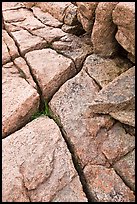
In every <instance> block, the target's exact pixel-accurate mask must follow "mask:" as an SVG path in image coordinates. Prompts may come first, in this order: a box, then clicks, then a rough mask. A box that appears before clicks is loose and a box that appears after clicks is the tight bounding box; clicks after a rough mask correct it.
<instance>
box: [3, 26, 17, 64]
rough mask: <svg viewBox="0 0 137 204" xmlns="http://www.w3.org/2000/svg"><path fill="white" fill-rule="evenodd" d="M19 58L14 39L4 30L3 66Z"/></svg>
mask: <svg viewBox="0 0 137 204" xmlns="http://www.w3.org/2000/svg"><path fill="white" fill-rule="evenodd" d="M17 56H19V53H18V49H17V47H16V45H15V42H14V41H13V39H12V38H11V37H10V36H9V34H8V33H7V32H6V30H2V64H5V63H7V62H9V61H10V60H11V58H12V59H14V58H16V57H17Z"/></svg>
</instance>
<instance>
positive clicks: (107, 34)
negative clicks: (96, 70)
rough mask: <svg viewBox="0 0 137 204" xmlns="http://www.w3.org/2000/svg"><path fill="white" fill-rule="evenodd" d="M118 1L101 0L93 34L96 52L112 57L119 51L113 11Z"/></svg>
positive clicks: (97, 9) (92, 38)
mask: <svg viewBox="0 0 137 204" xmlns="http://www.w3.org/2000/svg"><path fill="white" fill-rule="evenodd" d="M117 3H118V2H110V3H109V4H108V3H107V2H100V3H99V4H98V6H97V8H96V11H95V12H96V17H95V23H94V27H93V31H92V35H91V40H92V42H93V46H94V52H95V53H97V54H100V55H101V56H105V57H110V56H112V55H114V54H115V53H116V52H117V51H118V43H117V41H116V39H115V34H116V30H117V28H116V25H114V23H113V21H112V12H113V10H114V8H115V6H116V5H117Z"/></svg>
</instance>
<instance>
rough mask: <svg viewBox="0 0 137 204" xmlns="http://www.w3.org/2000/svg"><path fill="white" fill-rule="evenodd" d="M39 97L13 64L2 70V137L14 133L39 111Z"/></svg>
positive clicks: (5, 66)
mask: <svg viewBox="0 0 137 204" xmlns="http://www.w3.org/2000/svg"><path fill="white" fill-rule="evenodd" d="M38 107H39V95H38V93H37V90H36V89H34V88H33V87H32V86H31V85H30V84H29V83H28V82H27V81H26V80H25V79H24V78H23V75H22V72H21V71H20V70H18V69H17V68H16V66H15V65H14V64H13V63H12V62H11V63H8V64H6V65H4V66H3V68H2V136H3V137H5V136H7V135H9V134H10V133H12V132H14V131H15V130H17V129H18V128H20V127H21V126H23V125H24V124H25V123H26V122H28V121H29V119H30V117H31V116H32V114H33V113H35V112H36V111H37V110H38Z"/></svg>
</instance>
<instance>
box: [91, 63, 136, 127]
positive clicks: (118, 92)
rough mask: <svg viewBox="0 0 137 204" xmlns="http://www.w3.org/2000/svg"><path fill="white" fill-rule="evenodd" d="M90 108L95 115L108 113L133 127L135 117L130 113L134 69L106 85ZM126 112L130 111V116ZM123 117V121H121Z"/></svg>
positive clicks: (133, 106)
mask: <svg viewBox="0 0 137 204" xmlns="http://www.w3.org/2000/svg"><path fill="white" fill-rule="evenodd" d="M90 108H91V110H92V111H93V112H95V113H110V114H112V115H113V116H114V117H116V119H118V120H120V121H123V122H124V121H125V123H126V124H131V125H133V126H134V120H135V119H134V117H135V116H134V114H132V111H134V110H135V67H131V68H130V69H128V70H127V71H126V72H124V73H122V74H121V75H120V76H118V77H116V78H115V79H114V80H113V81H112V82H110V83H109V84H108V85H106V86H105V87H104V88H103V89H102V90H101V91H100V92H99V94H98V96H97V97H96V98H95V99H94V101H92V102H91V106H90ZM126 108H127V113H125V111H126ZM119 111H120V112H119ZM128 111H131V114H130V116H128ZM113 113H114V114H113ZM123 117H125V119H122V118H123Z"/></svg>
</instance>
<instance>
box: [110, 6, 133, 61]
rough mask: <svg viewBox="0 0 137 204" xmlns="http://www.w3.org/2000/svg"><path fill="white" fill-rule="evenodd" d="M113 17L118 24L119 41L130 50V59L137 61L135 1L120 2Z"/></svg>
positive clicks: (117, 35) (117, 36) (117, 37)
mask: <svg viewBox="0 0 137 204" xmlns="http://www.w3.org/2000/svg"><path fill="white" fill-rule="evenodd" d="M125 16H126V18H125ZM112 17H113V22H114V23H115V24H116V25H117V26H118V31H117V33H116V39H117V41H118V42H119V43H120V44H121V45H122V47H123V48H124V49H125V50H127V51H128V53H129V54H128V57H129V59H131V61H133V62H135V2H119V3H118V4H117V6H116V7H115V9H114V11H113V13H112Z"/></svg>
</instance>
